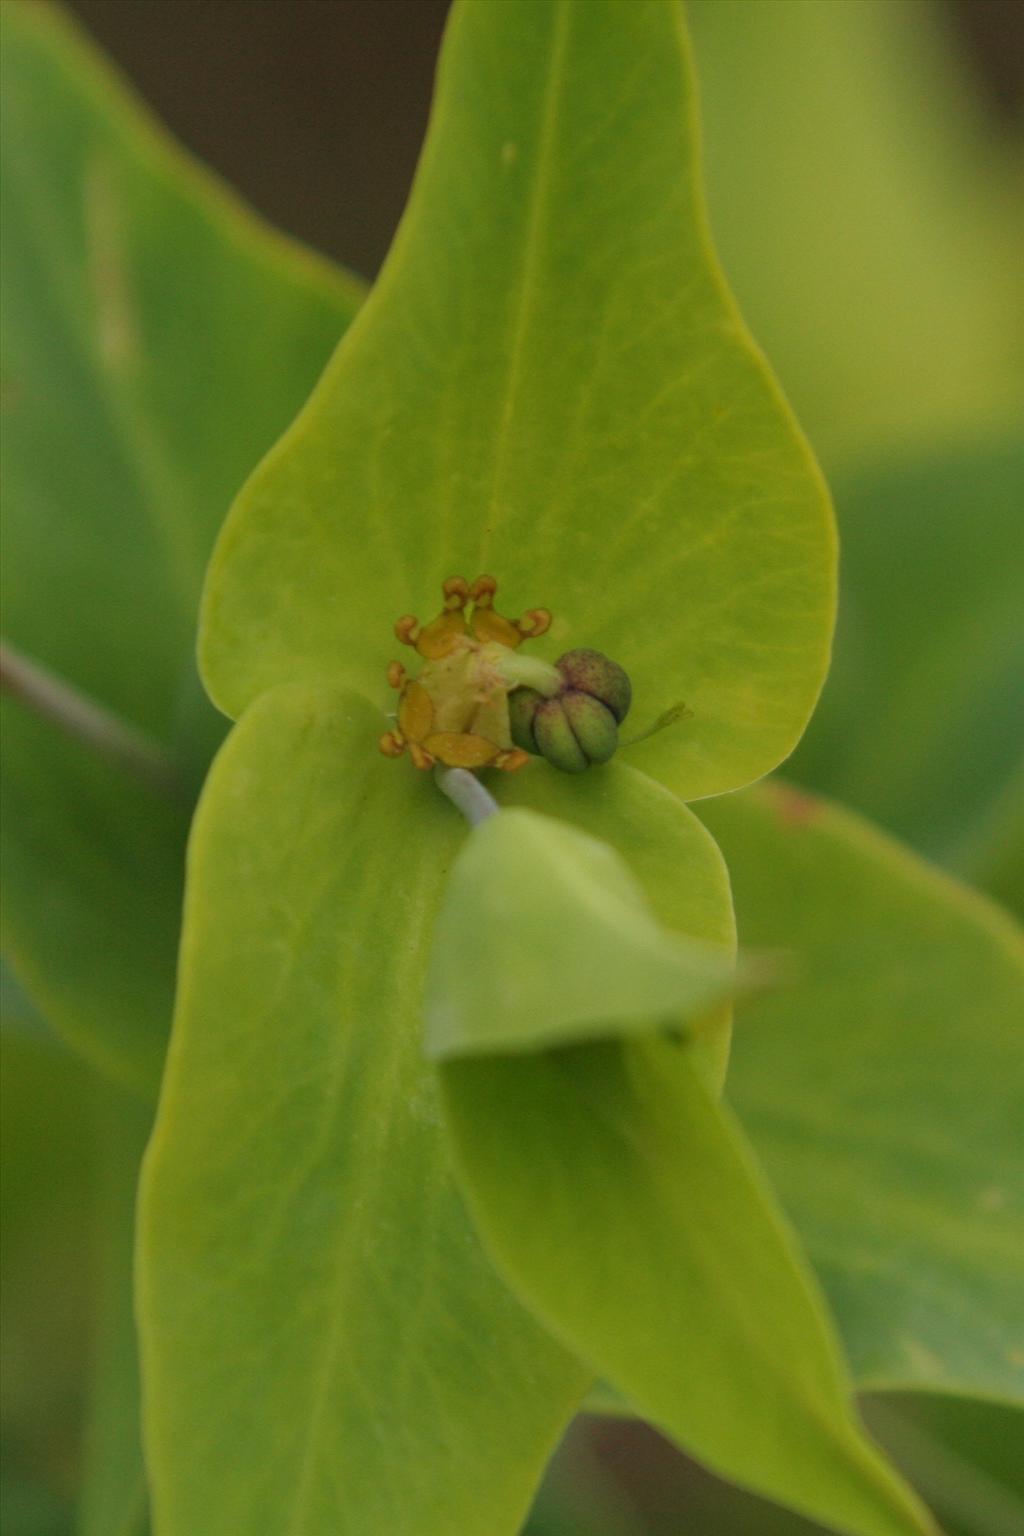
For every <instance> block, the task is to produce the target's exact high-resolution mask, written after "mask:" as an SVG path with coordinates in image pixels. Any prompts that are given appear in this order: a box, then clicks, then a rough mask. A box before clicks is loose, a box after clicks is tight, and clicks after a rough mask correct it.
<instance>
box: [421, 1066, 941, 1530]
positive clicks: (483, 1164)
mask: <svg viewBox="0 0 1024 1536" xmlns="http://www.w3.org/2000/svg"><path fill="white" fill-rule="evenodd" d="M441 1071H442V1081H443V1083H444V1087H445V1109H446V1113H447V1117H448V1124H449V1126H450V1129H451V1132H452V1136H453V1139H454V1144H455V1147H456V1152H457V1157H458V1165H459V1170H460V1174H461V1177H462V1180H463V1183H464V1186H465V1188H466V1191H467V1195H468V1197H469V1199H470V1202H471V1205H472V1207H473V1210H474V1213H475V1215H476V1218H477V1221H478V1222H479V1224H480V1229H481V1231H482V1233H483V1234H484V1236H485V1238H486V1241H487V1243H488V1245H489V1247H490V1249H491V1251H492V1252H493V1254H494V1257H495V1260H496V1262H497V1263H498V1264H499V1266H500V1268H501V1270H502V1272H503V1273H504V1274H505V1275H506V1276H507V1277H508V1280H509V1283H510V1284H512V1285H513V1286H514V1287H515V1288H516V1289H517V1291H518V1292H519V1294H520V1295H522V1296H523V1298H524V1299H525V1300H526V1301H527V1303H528V1304H529V1305H530V1306H531V1307H533V1308H534V1309H535V1310H536V1312H537V1314H538V1315H539V1316H540V1317H541V1318H543V1319H544V1320H545V1321H546V1322H547V1324H548V1326H549V1327H550V1328H551V1329H552V1331H553V1332H554V1333H555V1334H556V1335H557V1336H559V1337H560V1338H562V1339H563V1340H564V1342H565V1343H566V1345H567V1346H568V1347H569V1348H571V1349H573V1350H574V1351H575V1352H577V1353H578V1354H579V1355H580V1356H581V1357H582V1358H584V1359H586V1360H588V1361H589V1363H590V1364H591V1365H592V1366H593V1367H594V1369H595V1370H596V1371H598V1372H600V1373H601V1375H603V1376H604V1377H606V1378H607V1379H608V1380H609V1381H611V1382H613V1383H614V1385H615V1386H616V1387H617V1388H618V1389H620V1390H621V1391H622V1392H623V1393H624V1394H625V1395H626V1397H627V1398H628V1399H629V1401H631V1402H632V1403H633V1404H634V1405H635V1407H636V1408H637V1410H638V1411H639V1412H641V1413H642V1414H643V1415H644V1416H645V1417H647V1418H650V1419H651V1420H652V1421H653V1422H654V1423H655V1424H657V1425H658V1426H659V1427H660V1428H661V1429H663V1430H664V1431H665V1432H667V1433H668V1434H670V1435H672V1436H673V1437H674V1438H676V1439H677V1440H678V1441H679V1443H680V1444H681V1445H682V1446H683V1447H684V1448H685V1449H687V1450H688V1451H690V1452H691V1453H693V1454H694V1455H696V1456H697V1457H699V1458H700V1459H701V1460H702V1461H705V1462H707V1464H708V1465H709V1466H710V1467H711V1468H712V1469H713V1470H715V1471H717V1472H719V1473H721V1474H722V1475H724V1476H727V1477H729V1478H730V1479H732V1480H733V1481H735V1482H738V1483H740V1484H741V1485H744V1486H746V1487H749V1488H752V1489H755V1490H756V1491H758V1492H761V1493H765V1494H767V1495H768V1496H770V1497H772V1498H775V1499H777V1500H778V1501H779V1502H781V1503H784V1504H788V1505H790V1506H791V1507H793V1508H795V1509H797V1510H800V1511H802V1512H803V1513H806V1514H810V1515H814V1516H817V1517H818V1518H820V1519H822V1520H824V1521H825V1522H827V1524H828V1525H829V1526H830V1527H832V1528H834V1529H835V1530H837V1531H842V1532H847V1533H851V1536H913V1533H917V1536H920V1533H922V1532H927V1531H931V1530H932V1529H933V1527H932V1525H931V1522H930V1520H929V1518H928V1516H927V1514H926V1513H925V1511H924V1510H923V1508H921V1507H920V1506H919V1505H918V1504H917V1502H916V1500H915V1499H914V1497H913V1496H912V1495H911V1494H910V1492H909V1491H908V1490H907V1489H905V1488H904V1487H903V1485H902V1484H901V1483H900V1482H899V1479H898V1478H897V1477H896V1475H895V1474H894V1473H893V1472H891V1471H890V1470H889V1468H888V1467H887V1466H886V1464H885V1462H884V1460H883V1458H882V1457H881V1456H880V1455H879V1453H877V1452H876V1451H875V1450H874V1449H873V1448H872V1446H871V1445H870V1442H869V1441H868V1440H867V1439H866V1437H865V1436H864V1435H863V1433H862V1432H861V1430H860V1428H859V1426H858V1425H857V1423H856V1420H855V1418H854V1416H853V1412H852V1407H851V1404H850V1399H849V1387H848V1383H847V1381H846V1378H845V1373H844V1369H843V1365H842V1360H841V1356H840V1354H839V1351H838V1348H837V1346H836V1343H835V1341H834V1339H833V1336H832V1332H831V1327H830V1324H829V1322H828V1318H827V1313H826V1311H825V1309H824V1307H823V1306H822V1304H821V1302H820V1300H819V1298H818V1295H817V1292H816V1290H815V1288H814V1286H813V1284H812V1282H811V1279H810V1276H809V1274H808V1273H807V1272H806V1270H805V1267H804V1265H803V1262H802V1260H801V1258H800V1256H799V1253H798V1251H797V1249H796V1247H795V1244H794V1243H793V1241H792V1238H791V1237H790V1235H789V1232H788V1229H787V1228H786V1226H785V1224H784V1222H783V1220H782V1218H781V1216H780V1214H779V1212H778V1211H777V1209H776V1207H775V1204H774V1201H773V1199H772V1197H771V1194H770V1191H769V1189H768V1186H767V1185H766V1183H765V1182H764V1180H763V1179H762V1177H761V1175H760V1173H759V1171H758V1169H757V1166H756V1164H755V1162H754V1160H753V1158H752V1156H751V1155H750V1153H749V1152H748V1151H747V1149H746V1147H745V1145H744V1143H743V1141H742V1138H741V1136H740V1134H739V1132H738V1130H737V1128H736V1127H735V1126H734V1125H733V1124H732V1121H731V1117H730V1116H728V1115H727V1114H726V1113H725V1112H724V1111H723V1110H722V1109H721V1108H720V1107H718V1106H717V1105H716V1104H715V1102H714V1100H713V1098H712V1096H711V1093H710V1091H709V1089H708V1087H707V1085H706V1084H705V1083H704V1082H703V1081H702V1076H703V1074H702V1072H701V1071H700V1070H699V1068H698V1066H697V1063H696V1062H695V1061H694V1060H693V1058H692V1057H691V1055H690V1052H689V1049H688V1048H687V1047H686V1046H684V1045H681V1044H679V1043H676V1042H672V1041H670V1040H666V1039H664V1038H658V1037H652V1038H649V1039H647V1040H645V1041H640V1040H635V1039H634V1040H630V1041H626V1042H623V1041H603V1042H600V1043H598V1044H596V1045H577V1046H570V1047H563V1048H560V1049H557V1050H553V1051H543V1052H536V1053H534V1054H532V1055H530V1054H525V1053H524V1054H518V1055H515V1056H510V1055H506V1056H492V1057H476V1056H467V1057H463V1058H453V1059H449V1060H446V1061H445V1062H444V1063H443V1065H442V1069H441Z"/></svg>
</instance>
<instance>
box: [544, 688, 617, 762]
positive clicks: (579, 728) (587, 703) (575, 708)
mask: <svg viewBox="0 0 1024 1536" xmlns="http://www.w3.org/2000/svg"><path fill="white" fill-rule="evenodd" d="M558 703H559V704H561V706H562V709H563V710H564V711H565V717H566V719H567V720H568V722H569V727H570V729H571V730H572V733H573V735H574V736H575V738H576V740H577V741H578V743H579V745H580V747H581V748H582V750H583V753H584V755H585V757H586V759H587V762H588V763H606V762H607V761H608V759H609V758H610V757H614V756H615V749H616V747H617V746H618V744H619V727H618V725H617V724H616V723H615V716H614V715H613V714H612V712H611V710H610V709H609V708H608V706H607V705H606V704H602V703H601V700H600V699H595V698H594V697H593V696H592V695H591V694H589V693H577V692H576V691H575V689H574V690H572V691H571V692H569V693H563V694H562V696H561V698H560V699H559V700H558Z"/></svg>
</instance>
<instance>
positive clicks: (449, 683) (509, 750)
mask: <svg viewBox="0 0 1024 1536" xmlns="http://www.w3.org/2000/svg"><path fill="white" fill-rule="evenodd" d="M497 590H498V583H497V582H496V581H495V579H494V577H493V576H478V577H477V578H476V580H475V581H474V582H473V583H472V584H470V583H469V582H467V581H466V579H465V577H464V576H449V578H448V580H447V581H445V582H444V583H443V585H442V588H441V592H442V598H443V607H442V610H441V612H440V613H439V614H438V616H437V618H436V619H432V620H431V622H430V623H429V624H425V625H422V626H421V625H420V622H419V620H418V619H416V618H415V617H414V616H413V615H412V614H411V613H407V614H404V615H403V616H402V618H400V619H399V620H398V622H397V623H396V625H395V635H396V636H397V638H398V639H399V640H400V641H401V642H402V644H403V645H408V646H411V647H413V649H415V650H416V651H417V652H418V653H419V655H420V656H422V657H423V659H424V662H425V665H424V666H423V667H421V668H420V671H419V674H418V676H417V677H416V678H409V677H408V675H407V674H406V670H405V668H404V667H403V666H402V664H401V662H397V661H393V662H391V663H390V665H389V666H388V671H387V677H388V683H389V685H390V686H391V687H392V688H395V689H397V690H399V695H400V696H399V700H398V722H397V726H396V728H395V729H394V730H393V731H389V732H388V733H387V734H386V735H385V736H383V737H382V738H381V742H380V749H381V751H382V752H383V753H384V754H385V756H387V757H400V756H401V755H402V753H403V752H404V751H405V749H406V748H407V747H408V750H409V755H410V757H411V758H412V761H413V762H414V764H415V765H416V767H417V768H429V767H431V766H433V764H434V763H435V762H437V763H442V764H444V765H445V766H446V767H450V768H484V767H496V768H502V769H504V770H505V771H506V772H509V773H512V772H514V771H515V770H516V769H517V768H521V767H522V766H523V764H524V763H525V762H527V761H528V760H529V758H528V754H527V753H525V752H523V751H520V750H519V749H518V748H516V747H514V746H513V743H512V737H511V731H510V726H509V717H508V692H509V687H510V686H516V685H515V684H510V683H509V681H508V678H507V676H506V673H505V670H503V664H502V660H501V658H502V657H503V656H504V657H506V658H507V655H508V652H509V651H515V650H516V649H517V648H518V647H519V646H520V645H521V644H522V642H523V640H524V639H528V638H532V637H534V636H537V635H542V634H544V632H545V631H546V630H547V629H548V627H549V625H550V623H551V615H550V613H549V612H548V610H547V609H546V608H531V609H529V610H528V611H527V612H526V613H525V614H524V615H523V617H522V618H521V619H516V620H512V619H507V618H505V617H504V616H503V615H502V614H500V613H497V612H495V609H494V598H495V594H496V593H497ZM470 604H472V605H473V608H472V616H471V617H470V618H469V619H468V621H467V615H466V612H465V610H466V608H467V606H468V605H470Z"/></svg>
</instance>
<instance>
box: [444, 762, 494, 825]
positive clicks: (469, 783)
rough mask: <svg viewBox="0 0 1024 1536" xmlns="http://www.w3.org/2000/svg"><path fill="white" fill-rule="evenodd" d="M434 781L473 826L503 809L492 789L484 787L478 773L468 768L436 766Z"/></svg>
mask: <svg viewBox="0 0 1024 1536" xmlns="http://www.w3.org/2000/svg"><path fill="white" fill-rule="evenodd" d="M434 781H435V783H436V784H437V787H438V789H439V790H440V791H441V793H442V794H444V795H447V796H448V799H449V800H450V801H451V802H452V804H453V805H454V806H456V808H457V809H458V810H460V811H461V812H462V814H463V816H465V818H466V820H467V821H468V822H469V824H470V826H471V827H476V826H479V824H480V822H482V821H486V820H487V818H488V816H493V815H494V814H495V812H496V811H498V810H500V809H501V807H500V806H499V805H498V802H497V800H495V798H494V796H493V795H492V794H491V793H490V791H489V790H486V789H484V786H483V785H482V784H481V782H480V780H479V779H478V778H477V776H476V774H475V773H470V771H469V769H468V768H440V767H438V768H435V769H434Z"/></svg>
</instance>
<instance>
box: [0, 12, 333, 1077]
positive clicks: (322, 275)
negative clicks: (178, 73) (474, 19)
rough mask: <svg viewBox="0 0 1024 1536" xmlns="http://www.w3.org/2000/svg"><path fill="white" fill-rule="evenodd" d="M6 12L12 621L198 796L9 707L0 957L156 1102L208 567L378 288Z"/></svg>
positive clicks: (24, 641) (206, 738)
mask: <svg viewBox="0 0 1024 1536" xmlns="http://www.w3.org/2000/svg"><path fill="white" fill-rule="evenodd" d="M0 9H2V12H3V16H2V22H3V36H4V43H3V50H2V62H3V90H2V102H3V132H2V142H3V152H4V161H3V174H2V186H3V207H2V216H3V226H4V242H3V289H2V298H3V315H4V334H3V400H2V404H3V436H4V454H3V513H4V562H3V607H4V625H5V631H6V634H7V637H8V639H9V640H10V641H11V642H12V643H13V644H14V645H15V646H17V647H18V648H19V649H20V650H21V651H23V652H25V653H26V654H28V655H29V656H32V657H34V658H35V659H36V660H38V661H40V662H42V663H43V664H44V665H45V666H47V667H48V668H50V669H51V670H52V671H54V672H56V673H57V674H58V675H59V676H60V677H62V678H64V679H65V680H66V681H67V682H69V683H71V684H72V685H73V686H75V687H76V688H79V689H81V690H84V691H85V692H86V693H87V694H89V695H91V696H92V697H93V698H95V699H97V700H99V701H100V703H102V704H103V705H104V706H105V707H106V708H107V709H108V710H112V711H113V712H114V713H115V714H116V715H118V716H120V717H121V719H123V720H125V721H127V722H129V723H130V724H131V725H133V726H134V727H136V728H138V729H141V730H144V731H146V732H147V733H148V734H149V735H150V736H151V737H152V738H154V739H155V741H156V742H158V743H159V744H160V745H162V746H163V748H164V749H165V750H166V751H167V752H168V753H169V754H170V755H171V756H172V757H173V758H174V759H175V760H177V762H178V763H179V765H180V769H181V773H182V778H183V781H184V786H185V793H184V796H183V803H182V804H171V803H168V804H167V805H165V806H162V805H160V804H158V803H157V802H156V800H155V798H154V796H153V794H152V793H150V792H149V791H146V790H143V789H142V788H140V787H139V786H138V785H135V784H133V783H132V782H131V781H130V780H127V779H126V778H125V776H124V775H123V773H121V772H120V771H118V770H115V769H114V768H112V767H111V766H109V765H106V764H103V763H98V762H96V761H95V760H93V758H92V756H91V754H90V753H89V751H88V749H86V748H85V747H84V746H82V745H81V744H80V743H79V742H77V741H75V740H72V739H71V738H69V737H66V736H64V735H62V734H61V733H60V732H59V731H58V730H57V729H56V728H55V727H54V726H53V725H52V724H45V723H43V722H41V721H37V720H32V719H28V718H23V707H22V706H21V705H20V704H18V703H10V705H9V706H8V703H7V701H5V709H4V730H3V745H4V770H5V772H4V779H5V792H4V793H5V799H4V817H3V832H4V858H3V871H4V925H5V945H6V946H7V947H8V949H9V952H10V954H11V957H12V958H13V961H14V964H15V967H16V969H17V971H18V974H19V976H20V978H21V980H22V982H23V983H24V985H25V986H26V988H27V989H28V990H29V992H30V994H31V995H32V997H33V999H34V1000H35V1001H36V1002H37V1003H38V1004H39V1005H40V1006H41V1008H42V1011H43V1013H44V1014H45V1015H46V1016H47V1018H48V1019H49V1020H50V1021H51V1022H52V1024H53V1025H54V1026H55V1027H56V1028H58V1029H59V1030H61V1031H62V1032H63V1033H65V1034H66V1035H67V1036H68V1038H69V1039H72V1040H73V1041H74V1043H75V1045H76V1046H77V1047H78V1048H79V1049H81V1050H82V1051H84V1052H85V1053H86V1054H87V1055H88V1056H89V1057H90V1058H91V1059H92V1060H93V1061H94V1062H97V1063H98V1064H99V1065H101V1066H102V1067H104V1068H105V1069H107V1070H109V1071H111V1072H113V1073H115V1074H116V1075H118V1076H120V1077H121V1078H123V1079H125V1080H127V1081H129V1082H131V1083H132V1084H133V1085H134V1086H136V1087H141V1088H148V1089H151V1088H152V1087H153V1086H154V1085H155V1081H156V1076H157V1072H158V1069H159V1061H160V1056H161V1053H162V1049H163V1040H164V1036H165V1033H166V1028H167V1021H168V1018H169V1015H170V1000H171V995H172V988H173V977H174V953H175V945H176V938H177V928H178V917H179V910H180V900H181V862H182V850H183V846H184V839H185V832H186V828H187V821H188V809H189V807H188V789H189V786H190V785H191V783H192V781H193V779H195V778H197V777H198V776H199V775H200V774H201V772H202V771H203V769H204V767H205V764H206V761H207V758H208V756H209V752H210V750H211V747H212V744H213V742H214V741H215V740H216V738H217V736H218V734H219V729H220V727H219V725H218V723H217V721H216V718H215V715H214V713H213V711H212V710H211V709H210V708H209V706H208V705H207V704H206V703H205V702H204V701H203V699H202V695H201V689H200V687H199V683H198V679H197V678H196V675H195V668H194V663H193V659H192V653H193V637H194V630H195V616H196V608H197V604H198V594H199V588H200V584H201V580H202V573H203V569H204V566H205V563H206V558H207V555H208V552H209V548H210V545H211V544H212V542H213V537H214V533H215V531H216V529H217V527H218V525H219V523H220V521H221V519H222V517H223V515H224V511H225V508H226V507H227V505H228V502H229V500H230V498H231V496H232V495H233V494H234V493H235V491H236V490H237V487H238V485H239V483H240V482H241V480H242V478H243V477H244V476H245V475H246V474H247V473H248V472H249V470H250V469H251V468H252V466H253V464H254V463H255V462H256V460H257V459H258V458H259V456H260V454H261V453H263V452H264V450H265V449H266V448H267V447H268V446H269V445H270V444H271V443H272V442H273V440H274V438H275V436H276V435H277V434H278V433H279V432H280V431H281V429H282V428H283V426H284V425H285V424H286V423H287V421H288V420H289V418H290V417H291V415H292V414H293V413H294V411H295V410H296V408H297V406H298V405H299V403H300V402H301V401H302V399H303V398H304V396H305V394H306V393H307V392H308V390H309V388H310V386H311V385H312V383H313V381H314V380H315V378H316V376H317V373H318V371H319V369H320V367H321V366H322V364H323V362H324V361H325V360H326V358H327V356H328V354H329V352H330V349H331V347H332V346H333V345H334V343H335V341H336V340H337V337H338V334H339V333H340V332H341V331H342V330H343V329H344V326H345V325H346V323H347V322H348V320H349V319H350V318H351V315H352V313H353V311H354V308H355V304H356V290H355V287H354V285H352V284H351V283H349V282H348V280H346V279H345V278H344V277H343V276H340V275H335V274H333V273H332V272H331V271H330V270H329V269H328V268H327V267H326V266H324V265H322V264H321V263H319V262H318V261H317V260H315V259H314V258H312V257H310V256H308V255H306V254H305V253H303V252H301V251H300V250H299V249H298V248H297V247H293V246H292V245H290V244H289V243H288V242H286V241H284V240H282V239H279V238H278V237H277V236H274V235H271V234H270V233H268V232H267V231H266V230H265V229H264V228H263V227H262V226H261V225H260V224H258V223H257V221H256V220H254V219H253V218H251V217H250V216H249V215H248V214H247V213H245V212H244V211H243V210H241V209H240V208H239V207H238V206H237V205H236V204H235V202H234V200H233V199H232V198H231V197H230V196H229V195H228V194H227V193H226V192H224V191H223V190H222V189H221V188H220V187H219V186H218V185H217V184H215V183H214V182H213V180H212V179H211V178H210V177H208V176H207V175H206V174H205V173H204V172H201V171H200V170H198V169H197V168H196V167H195V166H194V165H193V164H192V163H191V162H190V161H189V160H188V159H186V157H184V156H183V155H182V154H180V152H179V151H178V150H177V149H176V148H174V147H173V146H172V145H171V144H170V143H169V142H168V141H167V140H165V138H164V136H163V134H162V132H161V131H160V130H159V129H158V128H156V127H155V126H154V124H153V123H152V122H151V120H150V119H149V117H148V116H147V115H146V114H145V113H144V112H143V111H142V110H141V109H140V108H139V107H138V105H137V104H136V103H135V101H134V99H133V98H131V97H130V96H129V95H128V94H127V93H126V91H125V90H124V88H123V87H122V86H121V84H120V83H119V82H118V80H117V79H116V77H115V76H113V74H112V73H111V72H110V70H109V69H108V68H107V66H106V65H105V64H104V63H103V62H102V61H100V60H99V59H98V58H97V57H96V55H95V54H94V53H93V51H92V49H91V48H90V47H89V46H88V45H87V44H86V43H84V42H83V41H82V40H81V39H80V38H79V35H78V34H77V32H76V31H75V30H74V28H73V27H72V26H71V25H70V24H69V23H68V22H67V21H66V20H65V19H64V18H63V17H62V16H61V15H60V13H59V12H57V11H56V10H55V9H53V8H51V7H49V6H41V5H40V6H36V5H31V6H30V5H22V4H19V3H17V0H8V3H5V4H4V5H3V6H2V7H0Z"/></svg>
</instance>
